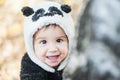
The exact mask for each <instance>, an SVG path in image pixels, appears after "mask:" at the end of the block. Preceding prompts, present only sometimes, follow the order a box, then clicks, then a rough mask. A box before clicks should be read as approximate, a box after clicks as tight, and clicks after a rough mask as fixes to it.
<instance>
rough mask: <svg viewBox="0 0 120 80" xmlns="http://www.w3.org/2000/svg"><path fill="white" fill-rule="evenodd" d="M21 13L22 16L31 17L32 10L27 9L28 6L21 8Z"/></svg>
mask: <svg viewBox="0 0 120 80" xmlns="http://www.w3.org/2000/svg"><path fill="white" fill-rule="evenodd" d="M21 11H22V12H23V15H24V16H30V15H32V14H33V13H34V10H33V9H32V8H30V7H28V6H26V7H23V8H22V9H21Z"/></svg>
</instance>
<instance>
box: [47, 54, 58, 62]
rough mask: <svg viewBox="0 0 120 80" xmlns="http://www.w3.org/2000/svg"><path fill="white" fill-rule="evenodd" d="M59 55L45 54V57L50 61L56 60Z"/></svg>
mask: <svg viewBox="0 0 120 80" xmlns="http://www.w3.org/2000/svg"><path fill="white" fill-rule="evenodd" d="M59 56H60V55H53V56H47V59H48V60H50V61H51V62H56V61H57V60H58V58H59Z"/></svg>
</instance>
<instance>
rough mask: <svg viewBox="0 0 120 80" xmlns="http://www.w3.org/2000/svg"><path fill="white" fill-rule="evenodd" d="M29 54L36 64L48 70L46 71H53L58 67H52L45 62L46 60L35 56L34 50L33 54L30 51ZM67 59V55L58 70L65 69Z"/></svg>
mask: <svg viewBox="0 0 120 80" xmlns="http://www.w3.org/2000/svg"><path fill="white" fill-rule="evenodd" d="M28 55H29V57H30V59H31V60H32V61H33V62H34V63H35V64H37V65H38V66H40V67H41V68H43V69H44V70H46V71H48V72H52V73H54V72H55V70H56V69H54V68H53V67H51V66H49V65H47V64H45V63H44V62H42V61H41V60H39V59H38V58H37V57H36V56H35V54H34V52H33V54H29V53H28ZM67 60H68V56H67V58H66V59H65V60H64V61H63V62H61V63H60V65H59V66H58V68H57V71H60V70H62V69H64V67H65V66H66V64H67Z"/></svg>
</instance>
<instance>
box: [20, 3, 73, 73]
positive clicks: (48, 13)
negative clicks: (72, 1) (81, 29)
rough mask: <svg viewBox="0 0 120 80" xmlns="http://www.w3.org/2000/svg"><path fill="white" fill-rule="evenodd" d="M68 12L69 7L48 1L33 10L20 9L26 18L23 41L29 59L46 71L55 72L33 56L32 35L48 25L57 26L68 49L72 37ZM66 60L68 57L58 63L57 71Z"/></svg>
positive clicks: (70, 19) (69, 10) (27, 8)
mask: <svg viewBox="0 0 120 80" xmlns="http://www.w3.org/2000/svg"><path fill="white" fill-rule="evenodd" d="M70 12H71V8H70V6H68V5H61V4H59V3H56V2H49V1H45V2H41V3H40V4H38V5H37V6H36V7H35V8H30V7H28V6H26V7H23V9H22V13H23V15H24V16H26V17H27V19H26V20H25V25H24V40H25V47H26V50H27V52H28V55H29V57H30V59H31V60H32V61H33V62H34V63H36V64H37V65H38V66H40V67H42V68H43V69H44V70H46V71H49V72H55V69H54V68H52V67H50V66H48V65H47V64H45V63H43V62H42V61H40V60H39V59H38V58H37V56H36V55H35V52H34V49H33V35H34V33H35V32H36V31H37V30H38V28H39V29H40V28H42V27H43V26H45V25H49V24H57V25H59V26H60V27H61V28H62V29H63V30H64V32H65V33H66V35H67V37H68V40H69V49H70V44H71V39H72V38H73V36H74V25H73V21H72V18H71V16H70V15H69V14H68V13H70ZM69 52H70V51H69ZM67 60H68V56H67V58H66V59H65V60H64V61H63V62H61V63H60V65H59V66H58V69H57V70H58V71H59V70H62V69H63V68H64V67H65V65H66V63H67Z"/></svg>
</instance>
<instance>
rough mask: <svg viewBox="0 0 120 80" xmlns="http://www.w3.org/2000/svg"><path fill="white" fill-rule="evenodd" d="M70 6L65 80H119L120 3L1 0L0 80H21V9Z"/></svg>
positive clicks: (108, 0)
mask: <svg viewBox="0 0 120 80" xmlns="http://www.w3.org/2000/svg"><path fill="white" fill-rule="evenodd" d="M41 1H56V2H59V3H61V4H69V5H70V6H71V8H72V12H71V13H70V14H71V15H72V18H73V20H74V24H75V30H76V31H75V36H74V40H73V43H72V44H73V45H72V48H73V49H72V51H71V56H70V61H69V63H68V65H67V67H66V69H65V72H64V74H63V76H64V80H120V15H119V12H120V0H24V1H23V0H0V80H20V78H19V74H20V66H21V65H20V64H21V59H22V56H23V55H24V53H25V52H26V50H25V46H24V39H23V28H24V19H25V17H24V16H23V15H22V13H21V9H22V7H24V6H30V7H32V6H34V5H36V4H37V3H38V2H41Z"/></svg>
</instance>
